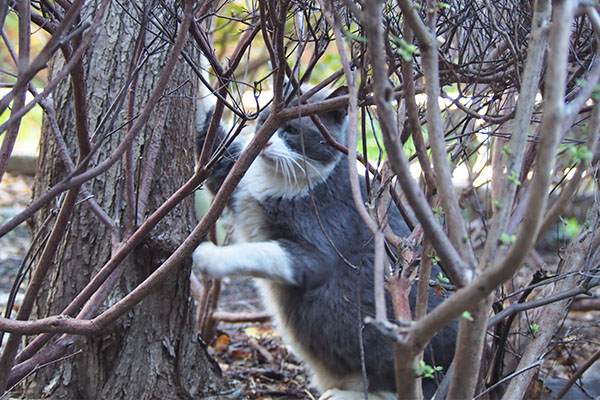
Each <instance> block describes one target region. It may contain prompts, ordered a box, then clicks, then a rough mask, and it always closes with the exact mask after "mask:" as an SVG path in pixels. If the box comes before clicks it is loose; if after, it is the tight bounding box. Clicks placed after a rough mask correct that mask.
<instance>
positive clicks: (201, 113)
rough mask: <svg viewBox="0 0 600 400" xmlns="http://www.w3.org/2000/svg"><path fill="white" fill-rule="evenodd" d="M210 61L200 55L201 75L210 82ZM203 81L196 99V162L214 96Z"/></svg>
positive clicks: (210, 115)
mask: <svg viewBox="0 0 600 400" xmlns="http://www.w3.org/2000/svg"><path fill="white" fill-rule="evenodd" d="M209 68H210V63H209V62H208V59H207V58H206V57H205V56H204V54H201V55H200V69H201V71H202V77H203V78H204V82H206V83H209V82H210V73H209ZM204 82H202V81H201V82H200V84H199V89H198V97H197V99H196V129H195V133H196V135H195V138H194V139H195V140H194V149H195V156H196V158H195V160H196V164H198V161H199V160H200V153H201V152H202V146H203V145H204V139H205V137H206V133H207V132H208V127H209V125H210V120H211V118H212V115H213V112H214V109H215V103H216V98H215V95H214V94H213V91H212V89H211V88H209V87H207V85H206V84H205V83H204Z"/></svg>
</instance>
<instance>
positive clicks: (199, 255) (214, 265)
mask: <svg viewBox="0 0 600 400" xmlns="http://www.w3.org/2000/svg"><path fill="white" fill-rule="evenodd" d="M218 253H219V247H218V246H215V245H214V244H212V243H211V242H203V243H200V245H199V246H198V247H196V250H194V252H193V253H192V260H193V262H194V266H193V268H194V271H197V272H202V273H205V274H208V275H211V276H212V277H214V278H222V276H221V275H222V274H221V273H220V272H221V271H220V270H219V263H218V260H219V256H218Z"/></svg>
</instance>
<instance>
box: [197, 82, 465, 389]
mask: <svg viewBox="0 0 600 400" xmlns="http://www.w3.org/2000/svg"><path fill="white" fill-rule="evenodd" d="M323 98H324V96H323V95H318V94H317V95H315V96H313V98H312V100H311V101H319V100H322V99H323ZM267 112H268V111H266V112H263V113H262V115H261V116H260V117H259V120H258V127H260V125H261V123H262V121H264V117H265V116H266V115H265V114H266V113H267ZM210 115H211V113H207V114H206V115H205V116H204V119H203V120H202V118H201V120H200V121H199V122H200V123H199V126H198V137H197V139H198V140H197V146H198V149H201V146H202V143H203V141H204V136H205V135H206V131H207V129H208V123H209V120H210ZM319 118H320V120H321V122H322V123H323V124H324V125H325V126H326V127H327V129H328V131H329V132H330V133H331V135H332V136H333V137H334V138H335V139H336V140H337V141H338V142H340V143H345V142H346V137H347V117H346V113H345V111H344V110H336V111H332V112H327V113H322V114H320V115H319ZM219 136H220V138H221V140H223V139H224V136H225V134H224V131H223V130H222V129H220V132H219ZM242 150H243V144H242V143H239V142H234V143H233V144H232V145H231V146H230V147H229V149H228V152H227V153H226V157H224V158H223V159H222V160H221V161H220V162H219V163H217V164H216V166H215V167H214V170H213V171H212V174H211V175H210V177H209V178H208V180H207V182H206V185H207V186H208V188H209V190H211V191H212V192H213V193H214V192H216V191H217V190H219V187H220V185H221V184H222V183H223V180H224V178H225V177H226V175H227V173H228V172H229V170H230V169H231V166H232V165H233V163H234V162H235V160H236V159H237V157H238V156H239V154H240V153H241V151H242ZM366 195H367V193H366V190H365V188H364V187H363V197H364V198H366ZM230 209H231V214H232V215H233V219H234V221H233V223H232V225H233V227H234V229H235V231H234V242H235V243H234V244H231V245H228V246H222V247H220V246H215V245H213V244H212V243H209V242H205V243H202V244H201V245H200V246H198V248H197V249H196V250H195V251H194V254H193V261H194V267H195V269H196V270H197V271H202V272H205V273H208V274H210V275H212V276H214V277H217V278H221V277H224V276H228V275H230V276H231V275H247V276H253V277H255V278H257V279H256V282H257V286H258V288H259V291H260V293H261V295H262V298H263V301H264V304H265V306H266V307H267V309H268V311H269V312H270V313H271V314H272V316H273V317H274V320H275V322H276V324H277V327H278V330H279V331H280V333H281V335H282V336H283V337H284V339H285V340H286V342H287V343H289V344H290V345H291V347H292V349H293V351H294V352H295V353H296V354H297V355H298V356H299V357H300V358H301V359H302V360H303V361H304V362H305V363H306V365H307V366H308V368H309V370H310V372H311V375H312V383H313V384H314V385H315V386H316V388H317V389H318V390H319V391H320V392H321V393H322V396H321V397H320V399H323V400H325V399H338V400H339V399H346V400H348V399H364V389H363V379H362V378H361V356H360V354H361V343H360V341H359V329H362V337H363V342H362V346H364V358H365V360H364V361H365V367H366V374H367V377H368V389H369V398H370V399H394V398H395V397H396V396H395V395H394V394H393V393H394V391H395V381H394V366H393V359H392V352H391V346H390V343H389V341H388V340H387V339H386V338H385V337H383V336H382V335H381V334H379V333H378V332H377V331H376V330H375V329H374V328H373V327H371V326H368V325H367V326H365V325H364V324H363V323H362V322H361V319H360V318H363V319H364V317H365V316H367V315H373V314H374V309H375V308H374V298H373V271H372V265H373V253H374V246H373V240H372V239H373V238H372V234H371V232H370V231H369V230H368V229H367V227H366V226H365V225H364V224H363V222H362V220H361V219H360V217H359V215H358V213H357V211H356V209H355V205H354V203H353V200H352V194H351V191H350V184H349V182H348V162H347V160H346V159H345V158H344V157H343V155H342V154H341V153H340V152H338V151H336V150H334V149H332V148H331V147H329V146H327V145H326V144H324V142H323V138H322V136H321V133H320V132H319V130H318V129H317V127H316V126H315V125H314V124H313V122H312V121H311V119H310V118H309V117H301V118H297V119H294V120H291V121H289V122H287V123H285V124H284V125H283V126H282V127H280V128H279V129H278V130H277V131H276V132H275V133H274V134H273V136H272V138H271V139H270V140H269V142H268V143H267V145H266V146H265V147H264V149H263V150H262V152H261V153H260V155H259V157H258V158H257V159H256V160H255V161H254V163H253V164H252V165H251V166H250V168H249V170H248V172H247V173H246V175H245V176H244V177H243V179H242V180H241V181H240V184H239V186H238V187H237V189H236V191H235V193H234V195H233V198H232V200H231V202H230ZM389 213H390V218H389V219H390V221H391V224H392V228H393V229H394V231H395V232H396V233H397V234H399V235H402V236H405V235H408V234H409V230H408V228H407V227H406V224H405V223H404V221H403V219H402V218H401V217H400V215H399V213H398V212H397V210H394V209H390V211H389ZM412 292H415V290H413V291H412ZM411 301H413V302H414V295H412V296H411ZM440 302H441V299H439V298H438V297H437V296H435V295H432V296H431V298H430V304H433V306H434V305H435V304H439V303H440ZM387 303H388V306H390V307H391V305H390V301H388V302H387ZM359 313H360V314H359ZM389 315H390V316H392V315H393V313H392V312H391V308H390V310H389ZM454 340H455V329H454V328H451V329H446V330H445V331H443V332H442V333H441V334H439V335H437V336H436V337H435V338H434V340H433V341H432V347H433V351H431V352H429V351H428V352H426V361H427V362H428V363H429V364H433V363H434V362H435V365H441V366H443V367H444V370H446V369H447V367H448V366H449V364H450V362H451V360H452V356H453V351H454ZM431 353H433V354H435V361H433V360H432V359H431ZM423 385H424V391H425V393H426V395H429V396H430V395H431V394H432V393H433V391H434V390H435V384H434V383H433V381H432V380H431V379H424V384H423Z"/></svg>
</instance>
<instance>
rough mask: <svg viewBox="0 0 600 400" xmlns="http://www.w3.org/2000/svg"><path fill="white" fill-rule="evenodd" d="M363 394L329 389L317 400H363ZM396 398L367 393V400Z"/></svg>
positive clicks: (390, 395)
mask: <svg viewBox="0 0 600 400" xmlns="http://www.w3.org/2000/svg"><path fill="white" fill-rule="evenodd" d="M364 398H365V394H364V392H357V391H354V390H341V389H329V390H328V391H326V392H325V393H323V394H322V395H321V397H319V400H364ZM395 399H396V396H395V395H394V394H393V393H390V392H377V393H373V392H369V400H395Z"/></svg>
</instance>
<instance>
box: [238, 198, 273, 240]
mask: <svg viewBox="0 0 600 400" xmlns="http://www.w3.org/2000/svg"><path fill="white" fill-rule="evenodd" d="M234 208H235V213H234V217H235V222H234V224H235V225H234V236H235V237H234V239H235V241H236V242H260V241H266V240H269V239H270V237H269V229H268V224H267V217H266V215H265V212H264V210H263V208H262V206H261V205H260V203H259V202H258V200H257V199H256V198H255V197H254V196H253V194H252V193H251V192H250V191H249V190H247V188H244V187H242V188H240V190H238V193H236V196H235V205H234Z"/></svg>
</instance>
